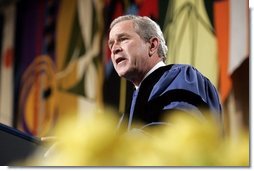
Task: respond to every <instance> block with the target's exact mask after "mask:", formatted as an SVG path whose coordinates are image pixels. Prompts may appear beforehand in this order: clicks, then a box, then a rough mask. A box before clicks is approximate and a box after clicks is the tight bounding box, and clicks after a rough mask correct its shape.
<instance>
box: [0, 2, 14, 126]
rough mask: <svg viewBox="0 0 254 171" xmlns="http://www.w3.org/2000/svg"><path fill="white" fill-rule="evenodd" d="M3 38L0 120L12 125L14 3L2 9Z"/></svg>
mask: <svg viewBox="0 0 254 171" xmlns="http://www.w3.org/2000/svg"><path fill="white" fill-rule="evenodd" d="M3 16H4V18H3V20H4V23H3V34H2V35H3V37H2V38H3V39H2V47H1V48H2V51H1V52H2V53H1V76H0V78H1V81H0V83H1V85H0V122H1V123H4V124H6V125H9V126H12V125H13V95H14V94H13V92H14V77H13V70H14V38H15V22H16V3H10V4H8V5H7V6H6V7H5V8H4V9H3Z"/></svg>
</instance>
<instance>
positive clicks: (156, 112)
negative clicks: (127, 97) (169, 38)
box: [128, 64, 222, 130]
mask: <svg viewBox="0 0 254 171" xmlns="http://www.w3.org/2000/svg"><path fill="white" fill-rule="evenodd" d="M207 109H209V110H210V111H211V113H212V115H214V117H216V119H218V120H219V122H222V107H221V104H220V100H219V96H218V93H217V90H216V88H215V87H214V86H213V85H212V83H211V82H210V81H209V80H208V79H207V78H206V77H205V76H203V75H202V74H201V73H200V72H199V71H198V70H197V69H195V68H194V67H192V66H190V65H183V64H172V65H167V66H163V67H160V68H158V69H157V70H155V71H154V72H153V73H151V74H150V75H149V76H148V77H146V78H145V79H144V80H143V81H142V83H141V85H140V87H139V88H138V89H137V90H135V91H134V93H133V98H132V103H131V109H130V114H129V116H128V129H129V130H130V129H132V123H133V121H141V122H143V123H144V126H143V127H146V126H151V125H161V124H164V121H163V118H164V117H165V116H164V114H169V113H170V111H177V110H180V111H183V112H186V113H190V114H194V115H200V116H202V115H203V114H204V110H206V111H207Z"/></svg>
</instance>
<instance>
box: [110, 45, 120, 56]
mask: <svg viewBox="0 0 254 171" xmlns="http://www.w3.org/2000/svg"><path fill="white" fill-rule="evenodd" d="M121 51H122V48H121V47H120V46H119V45H115V46H114V47H113V51H112V52H113V54H114V55H115V54H117V53H118V52H121Z"/></svg>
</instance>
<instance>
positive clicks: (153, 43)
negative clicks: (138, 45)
mask: <svg viewBox="0 0 254 171" xmlns="http://www.w3.org/2000/svg"><path fill="white" fill-rule="evenodd" d="M149 43H150V49H149V56H152V55H153V54H154V53H156V52H157V51H158V47H159V43H160V42H159V39H158V38H157V37H152V38H151V39H150V41H149Z"/></svg>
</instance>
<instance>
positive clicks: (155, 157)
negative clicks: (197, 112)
mask: <svg viewBox="0 0 254 171" xmlns="http://www.w3.org/2000/svg"><path fill="white" fill-rule="evenodd" d="M172 116H173V117H170V118H165V119H166V120H167V122H168V123H169V125H168V126H165V127H157V128H153V129H146V130H139V129H138V128H139V124H138V123H136V125H135V127H136V128H137V129H136V130H135V129H133V130H132V131H130V132H124V130H118V131H117V129H116V125H117V122H118V120H117V119H116V114H115V113H114V112H113V111H110V110H104V111H103V110H100V111H99V112H95V113H94V114H93V117H92V118H90V119H86V120H82V119H79V120H77V118H65V119H62V120H61V121H60V122H59V124H58V125H57V126H56V128H55V130H54V132H53V133H54V135H55V136H56V137H57V138H58V141H57V145H56V148H54V150H52V151H51V152H50V154H48V155H47V157H42V154H41V152H40V151H38V152H37V153H35V154H34V155H33V156H31V157H30V158H29V159H27V160H25V161H24V162H23V164H24V165H38V166H249V136H248V132H247V131H243V132H242V134H241V137H240V138H239V139H238V140H236V141H232V140H231V139H230V138H228V137H224V136H223V135H222V132H221V130H220V128H219V127H218V125H217V123H216V122H215V121H214V120H213V119H211V118H209V117H207V119H206V120H199V119H197V118H194V117H191V116H187V115H184V114H181V113H175V114H174V115H172ZM142 131H146V132H142Z"/></svg>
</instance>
